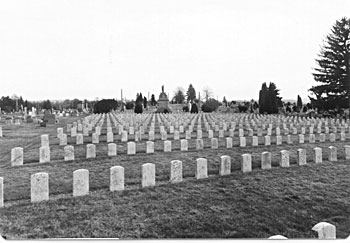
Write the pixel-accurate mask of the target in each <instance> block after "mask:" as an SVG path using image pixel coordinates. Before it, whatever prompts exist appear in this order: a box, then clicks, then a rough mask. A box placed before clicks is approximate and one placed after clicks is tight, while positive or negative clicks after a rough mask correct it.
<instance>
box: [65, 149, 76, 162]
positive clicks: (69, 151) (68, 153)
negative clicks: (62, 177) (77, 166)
mask: <svg viewBox="0 0 350 243" xmlns="http://www.w3.org/2000/svg"><path fill="white" fill-rule="evenodd" d="M71 160H74V147H73V146H72V145H66V146H64V161H71Z"/></svg>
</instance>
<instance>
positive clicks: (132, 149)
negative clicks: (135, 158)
mask: <svg viewBox="0 0 350 243" xmlns="http://www.w3.org/2000/svg"><path fill="white" fill-rule="evenodd" d="M127 144H128V150H127V154H136V144H135V142H128V143H127Z"/></svg>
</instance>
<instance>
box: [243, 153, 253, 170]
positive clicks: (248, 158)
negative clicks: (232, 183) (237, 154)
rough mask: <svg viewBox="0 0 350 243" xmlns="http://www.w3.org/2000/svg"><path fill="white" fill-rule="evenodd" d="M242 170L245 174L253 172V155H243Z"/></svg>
mask: <svg viewBox="0 0 350 243" xmlns="http://www.w3.org/2000/svg"><path fill="white" fill-rule="evenodd" d="M241 170H242V172H244V173H245V172H250V171H252V155H251V154H242V164H241Z"/></svg>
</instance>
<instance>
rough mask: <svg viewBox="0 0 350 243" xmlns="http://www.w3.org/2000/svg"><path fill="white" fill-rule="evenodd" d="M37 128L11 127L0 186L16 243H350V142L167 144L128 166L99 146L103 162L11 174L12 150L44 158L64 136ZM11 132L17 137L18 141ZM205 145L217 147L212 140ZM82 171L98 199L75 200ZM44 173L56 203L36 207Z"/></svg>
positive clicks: (4, 217)
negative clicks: (198, 242) (326, 238)
mask: <svg viewBox="0 0 350 243" xmlns="http://www.w3.org/2000/svg"><path fill="white" fill-rule="evenodd" d="M75 119H76V118H75ZM71 121H72V118H65V119H64V120H63V124H61V125H60V126H63V127H65V124H66V123H67V122H71ZM31 126H33V125H29V124H26V125H24V126H22V127H20V128H17V129H13V127H9V126H4V125H3V130H4V135H5V136H4V138H2V139H1V140H0V146H1V151H0V156H1V160H0V177H3V178H4V188H5V193H4V197H5V205H6V207H5V208H2V209H0V219H1V220H0V232H1V235H3V236H5V237H7V238H8V239H22V238H23V239H28V238H48V237H49V238H66V237H82V238H85V237H88V238H94V237H100V238H105V237H108V238H267V237H269V236H271V235H275V234H282V235H284V236H286V237H288V238H315V237H316V234H315V233H314V232H312V231H311V228H312V227H313V226H314V225H315V224H316V223H318V222H321V221H326V222H329V223H332V224H334V225H335V226H336V227H337V238H345V237H348V236H349V234H350V227H349V226H350V200H349V198H350V187H349V185H350V176H349V175H350V162H349V161H345V159H344V158H345V155H344V149H343V146H344V145H346V144H348V143H346V142H335V143H330V142H325V143H315V144H296V143H294V144H293V145H286V144H283V145H281V146H276V145H272V146H266V147H265V146H259V147H249V146H248V147H246V148H239V147H234V148H232V149H224V148H220V149H215V150H212V149H205V150H201V151H194V150H192V151H188V152H181V151H173V152H171V153H163V152H160V150H161V148H162V147H161V146H162V143H161V141H159V143H156V150H157V149H158V150H159V151H158V152H157V153H155V154H152V155H145V154H143V153H141V154H136V155H129V156H128V155H126V154H125V153H123V150H122V145H121V144H120V145H119V144H118V149H119V148H120V149H121V151H122V152H121V154H120V155H118V156H116V157H108V156H105V155H106V154H107V152H106V144H105V145H98V146H97V148H98V149H99V148H100V150H101V149H102V151H103V149H104V151H103V152H99V153H97V158H96V159H84V158H83V156H80V157H79V156H78V157H79V158H78V159H76V160H75V161H72V162H65V161H62V159H61V160H58V161H55V162H50V163H42V164H39V163H34V162H35V156H36V155H35V154H34V153H32V154H31V155H28V157H27V160H28V161H29V163H27V164H25V165H23V166H20V167H10V166H9V160H10V150H11V148H13V147H16V146H22V147H24V150H25V151H26V150H27V151H31V150H38V148H39V147H40V135H41V134H50V137H51V136H52V137H55V136H56V127H58V125H53V126H52V127H48V128H39V127H31ZM8 129H13V130H11V133H9V132H8V131H10V130H8ZM223 141H224V140H222V142H223ZM174 143H176V142H175V141H173V144H174ZM191 143H193V144H194V140H193V141H191ZM193 144H192V145H190V147H191V146H193ZM205 145H207V147H208V146H209V140H208V141H207V142H206V143H205ZM330 145H333V146H336V147H337V148H338V161H337V162H327V160H328V159H327V158H328V150H327V148H328V147H329V146H330ZM84 146H85V145H84ZM84 146H80V147H81V150H82V151H80V152H78V153H81V154H84V151H83V149H84ZM119 146H120V147H119ZM176 146H177V145H176ZM316 146H317V147H321V148H322V149H323V159H324V163H322V164H314V163H313V162H312V161H313V159H312V158H313V148H314V147H316ZM78 147H79V146H78ZM124 147H125V146H124ZM298 148H305V149H306V150H307V159H308V164H307V165H305V166H297V165H296V160H297V149H298ZM282 149H286V150H289V151H290V164H291V167H290V168H279V167H278V163H279V151H280V150H282ZM62 151H63V150H62ZM264 151H270V152H271V153H272V165H273V168H272V169H271V170H261V169H260V155H261V153H262V152H264ZM118 153H119V150H118ZM244 153H251V154H252V159H253V172H250V173H245V174H243V173H242V172H240V164H241V155H242V154H244ZM222 155H229V156H231V158H232V168H231V171H232V174H231V175H229V176H223V177H220V176H219V175H218V171H219V163H220V156H222ZM56 156H57V158H59V157H60V156H59V154H58V155H56ZM200 157H203V158H207V159H208V173H209V175H210V176H209V178H208V179H202V180H196V179H194V173H195V166H196V164H195V159H197V158H200ZM36 158H38V157H36ZM61 158H63V155H62V156H61ZM174 159H179V160H181V161H182V162H183V171H184V173H183V176H184V182H182V183H179V184H170V183H169V182H168V181H169V175H170V161H171V160H174ZM36 161H38V159H36ZM25 162H26V157H25ZM144 163H154V164H155V165H156V183H157V186H156V187H153V188H145V189H141V188H140V185H141V166H142V164H144ZM115 165H120V166H123V167H124V168H125V184H126V190H125V191H123V192H109V191H108V187H109V168H110V167H112V166H115ZM76 169H88V170H89V171H90V195H89V196H84V197H79V198H73V197H72V179H73V171H74V170H76ZM37 172H47V173H49V186H50V201H48V202H42V203H30V175H31V174H34V173H37Z"/></svg>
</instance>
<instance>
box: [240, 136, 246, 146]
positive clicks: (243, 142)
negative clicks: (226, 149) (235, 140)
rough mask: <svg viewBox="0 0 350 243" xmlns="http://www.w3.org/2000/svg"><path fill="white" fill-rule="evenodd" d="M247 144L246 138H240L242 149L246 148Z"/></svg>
mask: <svg viewBox="0 0 350 243" xmlns="http://www.w3.org/2000/svg"><path fill="white" fill-rule="evenodd" d="M246 145H247V144H246V139H245V137H239V146H240V147H245V146H246Z"/></svg>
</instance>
